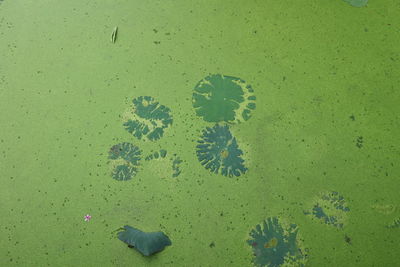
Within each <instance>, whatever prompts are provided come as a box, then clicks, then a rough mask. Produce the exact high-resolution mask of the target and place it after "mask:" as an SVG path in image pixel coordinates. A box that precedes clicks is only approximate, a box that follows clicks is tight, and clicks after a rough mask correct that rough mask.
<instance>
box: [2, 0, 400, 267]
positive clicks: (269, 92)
mask: <svg viewBox="0 0 400 267" xmlns="http://www.w3.org/2000/svg"><path fill="white" fill-rule="evenodd" d="M399 18H400V6H399V3H398V1H395V0H381V1H377V0H374V1H372V0H371V1H369V2H368V4H367V5H366V6H364V7H359V8H356V7H353V6H351V5H349V4H348V3H346V2H345V1H343V0H297V1H289V0H282V1H275V0H274V1H272V0H247V1H241V0H237V1H225V0H218V1H216V0H201V1H200V0H199V1H194V0H193V1H191V0H186V1H182V0H175V1H172V0H171V1H170V0H165V1H151V0H149V1H132V0H131V1H127V0H125V1H118V0H117V1H115V0H113V1H111V0H101V1H100V0H98V1H96V0H94V1H85V0H79V1H77V0H71V1H61V0H53V1H49V0H35V1H33V0H24V1H22V0H5V1H2V2H1V3H0V129H1V131H0V183H1V184H0V237H1V238H0V266H157V267H158V266H177V267H181V266H190V267H192V266H199V267H200V266H201V267H203V266H211V267H214V266H218V267H220V266H229V267H232V266H240V267H242V266H252V261H253V260H254V255H253V250H252V247H251V246H249V244H248V243H247V240H249V239H250V236H249V233H250V232H251V230H252V229H253V228H254V227H255V226H256V225H258V224H260V223H262V222H263V221H265V220H266V219H267V218H278V219H279V222H281V221H284V222H286V223H288V224H296V226H297V227H298V228H296V229H298V235H299V236H301V239H302V240H301V244H302V246H304V247H305V248H307V249H308V250H307V261H306V264H307V265H306V266H318V267H319V266H328V267H330V266H332V267H336V266H350V267H353V266H362V267H365V266H396V265H398V251H399V249H400V245H399V244H400V228H399V227H397V226H396V225H398V219H399V217H400V208H399V206H400V194H399V193H398V191H399V188H400V181H399V179H400V170H399V164H400V162H399V161H400V160H399V159H400V150H399V147H400V141H399V136H400V118H399V117H400V116H399V114H400V105H399V103H400V91H399V88H398V86H399V84H400V64H399V63H400V54H399V53H400V48H399V43H400V42H399V41H400V22H399ZM115 26H118V38H117V41H116V42H115V43H112V42H110V38H111V33H112V30H113V29H114V27H115ZM210 74H224V75H227V76H231V77H240V79H243V80H244V81H246V83H248V84H251V87H252V88H253V89H254V93H255V95H256V96H257V99H256V105H257V108H256V109H255V110H252V113H251V119H249V120H247V121H242V122H241V123H238V124H234V125H230V126H229V127H230V128H229V129H230V131H231V132H232V135H233V136H235V138H236V139H237V142H238V144H240V148H241V150H243V158H244V160H245V162H246V167H247V168H248V171H247V172H246V173H245V174H243V175H240V176H239V177H237V178H226V177H224V176H223V175H221V174H213V173H211V172H210V171H208V170H207V169H205V168H204V167H203V166H202V165H201V164H200V163H199V161H198V159H197V156H196V145H197V140H199V139H200V138H201V135H202V130H203V129H206V127H213V126H214V124H213V123H211V122H207V121H205V120H204V119H203V118H202V117H200V116H197V114H196V110H195V109H194V107H193V105H192V96H193V92H194V88H195V86H196V84H197V83H198V82H199V81H200V80H201V79H203V78H204V77H207V76H208V75H210ZM140 96H151V97H153V98H154V99H156V101H158V102H159V103H161V104H162V105H165V106H166V107H168V108H169V109H170V114H171V116H172V118H173V124H172V125H170V126H169V127H168V130H167V131H165V132H164V133H163V136H162V137H161V138H159V139H157V140H154V141H151V142H150V141H147V142H146V141H145V140H143V138H142V139H141V140H139V139H138V138H135V137H134V136H132V134H130V133H128V132H127V131H126V130H124V127H123V121H124V117H123V114H124V112H125V111H126V110H129V109H130V108H131V107H132V100H133V99H135V98H137V97H140ZM124 142H127V143H131V144H133V145H135V146H137V147H139V148H140V150H141V151H143V153H142V155H143V157H145V156H147V155H149V154H150V153H151V151H153V152H155V151H160V150H161V149H165V150H166V151H168V156H167V157H166V158H163V159H157V160H151V161H145V160H144V159H143V160H142V163H143V166H142V167H141V169H140V171H139V172H138V173H137V175H136V176H135V177H133V178H132V179H131V180H129V181H124V182H119V181H116V180H115V179H112V178H111V177H110V165H109V164H108V161H109V159H108V152H109V149H110V148H111V147H112V146H113V145H115V144H119V143H124ZM175 154H176V155H177V157H179V158H180V160H182V163H180V171H181V173H180V175H179V176H178V177H176V178H174V179H166V178H168V177H172V174H173V170H172V168H171V164H172V163H171V161H170V160H168V158H169V157H170V156H172V155H175ZM163 164H165V165H163ZM166 172H169V173H166ZM326 192H339V193H340V195H342V196H344V197H345V200H346V206H348V207H349V208H350V210H349V211H348V212H346V218H345V219H346V220H345V224H344V226H343V227H342V228H337V227H333V226H332V225H327V224H325V223H321V220H319V219H312V217H311V216H308V215H305V214H304V211H305V210H310V209H312V207H313V204H315V199H316V197H319V196H321V194H322V195H323V194H325V193H326ZM86 214H90V215H91V216H92V219H91V220H90V221H89V222H85V221H84V218H83V217H84V216H85V215H86ZM126 224H129V225H134V226H135V227H138V228H139V229H141V230H143V231H146V232H148V231H158V230H159V231H163V232H165V233H166V234H167V235H168V236H169V237H170V239H171V241H172V242H173V245H172V246H169V247H168V248H167V249H165V250H164V251H163V252H161V253H158V254H156V255H154V257H153V256H152V257H149V258H146V257H143V256H141V255H140V254H138V253H136V252H135V251H132V250H131V249H129V248H128V247H127V246H126V245H125V244H124V243H122V242H121V241H119V240H118V239H117V238H116V234H115V230H116V229H118V228H119V227H120V226H121V225H126ZM271 240H272V239H271ZM268 242H271V243H269V244H273V243H274V242H276V241H274V242H272V241H268ZM278 242H279V241H278ZM278 244H279V243H278Z"/></svg>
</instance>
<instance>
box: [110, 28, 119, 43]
mask: <svg viewBox="0 0 400 267" xmlns="http://www.w3.org/2000/svg"><path fill="white" fill-rule="evenodd" d="M117 34H118V27H117V26H115V27H114V29H113V31H112V33H111V43H115V41H116V40H117Z"/></svg>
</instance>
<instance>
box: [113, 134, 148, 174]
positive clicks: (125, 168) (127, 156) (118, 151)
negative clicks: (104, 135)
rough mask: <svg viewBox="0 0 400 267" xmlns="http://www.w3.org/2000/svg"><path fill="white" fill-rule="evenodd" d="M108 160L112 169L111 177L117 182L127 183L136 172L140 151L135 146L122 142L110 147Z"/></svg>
mask: <svg viewBox="0 0 400 267" xmlns="http://www.w3.org/2000/svg"><path fill="white" fill-rule="evenodd" d="M108 159H109V160H110V164H111V167H112V173H111V175H112V177H113V178H114V179H115V180H118V181H127V180H130V179H132V177H134V176H135V175H136V174H137V172H138V166H139V163H140V159H141V151H140V149H139V148H138V147H137V146H135V145H133V144H130V143H126V142H124V143H120V144H117V145H114V146H112V147H111V149H110V151H109V152H108Z"/></svg>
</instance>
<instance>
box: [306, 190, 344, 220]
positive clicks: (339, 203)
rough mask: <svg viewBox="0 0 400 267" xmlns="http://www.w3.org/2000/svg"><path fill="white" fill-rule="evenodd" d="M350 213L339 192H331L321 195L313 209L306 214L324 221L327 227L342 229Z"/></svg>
mask: <svg viewBox="0 0 400 267" xmlns="http://www.w3.org/2000/svg"><path fill="white" fill-rule="evenodd" d="M349 211H350V209H349V208H348V207H347V204H346V201H345V199H344V197H343V196H341V195H339V193H338V192H330V193H325V194H321V196H320V197H319V198H317V199H316V200H315V201H314V204H313V207H312V209H311V210H310V211H304V214H306V215H310V216H312V217H313V218H316V219H318V220H320V221H323V222H324V223H325V224H327V225H332V226H335V227H337V228H342V227H343V226H344V223H345V220H346V215H347V212H349Z"/></svg>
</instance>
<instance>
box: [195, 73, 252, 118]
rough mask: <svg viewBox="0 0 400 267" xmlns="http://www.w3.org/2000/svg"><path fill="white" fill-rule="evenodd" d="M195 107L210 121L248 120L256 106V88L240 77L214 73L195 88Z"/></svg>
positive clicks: (199, 114)
mask: <svg viewBox="0 0 400 267" xmlns="http://www.w3.org/2000/svg"><path fill="white" fill-rule="evenodd" d="M194 91H195V92H194V93H193V107H194V108H195V110H196V114H197V115H198V116H200V117H203V119H204V120H205V121H208V122H222V121H225V122H240V121H247V120H248V119H249V118H250V117H251V112H252V111H253V110H254V109H255V108H256V103H255V100H256V97H255V96H254V94H253V93H254V90H253V89H252V88H251V86H250V85H248V84H247V83H246V82H245V81H243V80H242V79H240V78H236V77H231V76H224V75H221V74H213V75H209V76H207V77H205V78H204V79H203V80H201V81H200V82H199V83H198V84H197V85H196V87H195V88H194Z"/></svg>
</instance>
